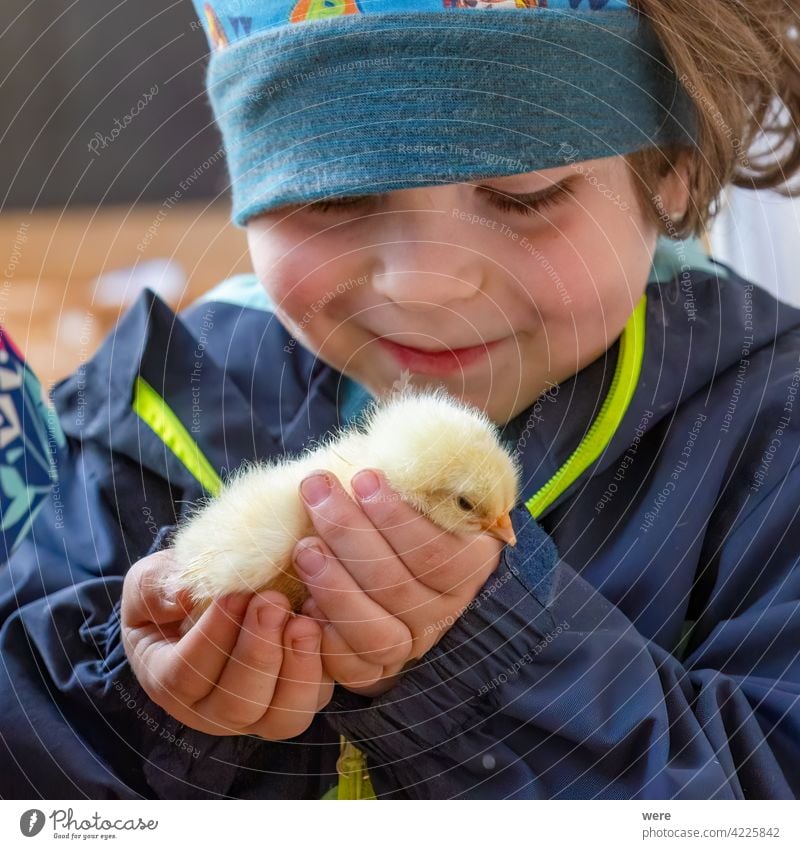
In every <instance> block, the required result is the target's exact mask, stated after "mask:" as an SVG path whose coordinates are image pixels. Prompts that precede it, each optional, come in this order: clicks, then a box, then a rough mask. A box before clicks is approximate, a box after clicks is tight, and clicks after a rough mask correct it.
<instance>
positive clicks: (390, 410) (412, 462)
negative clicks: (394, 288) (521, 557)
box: [171, 387, 520, 613]
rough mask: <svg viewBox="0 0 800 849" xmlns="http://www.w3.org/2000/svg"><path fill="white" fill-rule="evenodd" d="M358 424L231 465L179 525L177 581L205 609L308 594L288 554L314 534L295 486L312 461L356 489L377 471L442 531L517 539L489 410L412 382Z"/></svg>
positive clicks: (510, 473)
mask: <svg viewBox="0 0 800 849" xmlns="http://www.w3.org/2000/svg"><path fill="white" fill-rule="evenodd" d="M362 427H363V430H359V429H358V428H357V427H355V426H351V427H350V428H346V429H340V430H339V431H338V432H337V433H335V434H333V435H330V436H328V437H327V438H326V439H325V440H323V441H319V442H317V443H316V446H315V447H311V448H309V449H307V450H306V451H305V452H304V453H303V454H302V455H300V456H299V457H297V458H294V459H291V458H286V457H283V458H279V459H276V460H271V461H269V462H268V463H263V464H256V465H253V464H249V465H245V466H244V467H242V468H240V469H239V470H238V471H237V472H235V473H234V474H233V475H232V476H231V478H230V479H229V480H228V482H227V483H226V484H225V485H224V487H223V489H222V490H221V492H220V494H219V495H218V496H217V497H215V498H214V499H212V500H211V501H209V502H208V503H206V504H205V505H204V506H202V507H201V508H200V509H199V510H198V512H196V513H195V514H194V515H193V516H191V517H190V518H189V519H188V520H187V521H186V522H185V523H184V524H183V525H182V526H181V527H179V529H178V531H177V533H176V536H175V540H174V555H175V559H176V561H177V563H178V564H180V570H179V572H178V573H177V577H176V578H173V579H172V580H171V585H172V589H174V590H182V591H185V592H187V593H188V594H189V596H190V598H191V599H192V601H193V603H194V604H195V605H197V607H198V608H199V609H200V610H202V609H204V608H205V607H207V606H208V604H210V603H211V600H212V599H215V598H219V597H221V596H224V595H227V594H228V593H234V592H258V591H260V590H262V589H274V590H277V591H279V592H282V593H284V594H285V595H286V596H287V597H288V598H289V600H290V602H291V604H292V607H293V609H294V610H298V609H299V608H300V606H301V605H302V603H303V602H304V601H305V599H306V598H308V595H309V593H308V590H307V589H306V586H305V584H303V583H302V581H301V580H300V578H299V577H298V576H297V573H296V572H295V570H294V565H293V562H292V552H293V550H294V547H295V544H296V543H297V541H298V540H300V539H301V538H303V537H306V536H313V535H315V534H316V531H315V529H314V526H313V524H312V523H311V520H310V519H309V517H308V513H307V512H306V509H305V506H304V504H303V501H302V499H301V497H300V493H299V486H300V482H301V480H302V479H303V478H304V477H305V476H306V475H307V474H308V473H309V472H310V471H312V470H313V469H327V470H329V471H331V472H333V474H335V475H336V477H337V478H338V479H339V481H340V482H341V483H342V486H343V487H344V489H345V490H346V491H347V492H349V493H350V495H351V496H352V495H353V491H352V488H351V486H350V479H351V478H352V477H353V476H354V475H355V474H356V472H357V471H359V470H360V469H364V468H376V469H381V470H382V471H383V472H384V474H385V475H386V478H387V479H388V481H389V483H390V484H391V486H392V488H393V489H394V490H395V491H396V492H397V493H398V495H399V496H400V497H401V498H402V499H403V500H404V501H406V502H408V503H409V504H410V505H412V506H413V507H415V508H416V509H417V510H418V511H419V512H421V513H423V514H424V515H425V516H427V517H428V518H429V519H430V520H431V521H432V522H433V523H434V524H436V525H438V526H439V527H440V528H442V529H443V530H445V531H449V532H452V533H455V534H469V533H483V532H486V533H490V534H492V535H493V536H496V537H497V538H498V539H500V540H502V541H503V542H506V543H508V544H510V545H515V544H516V538H515V536H514V530H513V528H512V526H511V519H510V517H509V511H510V510H511V508H512V507H513V506H514V505H515V504H516V502H517V499H518V497H519V483H518V481H519V474H520V469H519V466H518V465H517V463H516V461H515V460H514V459H513V458H512V457H511V455H510V454H509V453H508V452H507V451H506V450H505V448H504V447H503V445H502V443H501V442H500V439H499V436H498V433H497V429H496V427H495V426H494V424H493V423H492V421H491V420H490V419H489V418H488V416H487V415H486V414H485V413H484V412H483V411H481V410H478V409H477V408H475V407H472V406H470V405H467V404H464V403H463V402H461V401H459V400H457V399H454V398H452V397H451V396H450V395H448V394H447V391H446V390H445V389H444V388H442V387H439V388H437V389H435V390H433V391H418V390H416V389H413V390H412V389H411V387H407V388H406V389H405V390H404V392H402V393H399V394H395V395H394V396H392V397H390V398H389V399H388V400H383V401H377V402H376V403H374V404H373V405H372V406H371V407H370V408H369V410H368V411H367V413H366V415H365V417H364V425H363V426H362ZM195 613H197V609H196V610H195Z"/></svg>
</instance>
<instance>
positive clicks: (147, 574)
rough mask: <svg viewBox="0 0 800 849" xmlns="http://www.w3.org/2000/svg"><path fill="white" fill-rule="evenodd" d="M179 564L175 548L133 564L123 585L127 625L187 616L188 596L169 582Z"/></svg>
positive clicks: (138, 624)
mask: <svg viewBox="0 0 800 849" xmlns="http://www.w3.org/2000/svg"><path fill="white" fill-rule="evenodd" d="M175 566H176V564H175V560H174V558H173V556H172V552H171V550H170V549H164V550H163V551H157V552H156V553H155V554H151V555H149V556H148V557H144V558H143V559H142V560H139V561H138V562H137V563H135V564H134V565H133V566H132V567H131V569H130V571H129V572H128V574H127V575H126V576H125V583H124V584H123V587H122V611H121V613H122V624H123V626H125V627H129V628H137V627H140V626H142V625H149V624H151V623H154V624H156V625H166V624H168V623H170V622H179V621H181V620H183V619H185V618H186V616H187V615H188V613H189V610H190V609H191V605H190V604H189V600H188V598H187V597H186V595H185V594H184V593H179V594H176V593H175V592H174V590H172V589H171V588H170V586H169V580H168V579H169V577H170V576H171V575H172V574H173V573H174V572H175Z"/></svg>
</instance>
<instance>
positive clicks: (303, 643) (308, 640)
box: [292, 635, 319, 653]
mask: <svg viewBox="0 0 800 849" xmlns="http://www.w3.org/2000/svg"><path fill="white" fill-rule="evenodd" d="M318 648H319V637H315V636H313V635H312V636H308V637H298V638H297V639H296V640H292V651H297V652H304V653H308V652H312V651H316V650H317V649H318Z"/></svg>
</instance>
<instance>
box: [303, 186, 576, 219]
mask: <svg viewBox="0 0 800 849" xmlns="http://www.w3.org/2000/svg"><path fill="white" fill-rule="evenodd" d="M481 192H482V193H484V194H487V195H489V203H490V204H491V205H492V206H494V207H496V208H497V209H501V210H503V211H504V212H517V213H519V214H520V215H533V214H534V213H536V212H541V211H542V210H545V209H548V208H550V207H551V206H555V205H556V204H558V203H560V202H561V201H563V200H565V199H566V198H567V197H573V196H574V194H575V190H574V189H573V187H572V186H571V185H569V184H565V185H563V186H559V188H558V189H556V191H554V192H551V193H550V194H549V195H545V196H544V197H541V198H537V197H535V196H534V197H530V198H528V197H526V196H525V195H520V196H519V197H517V198H511V197H508V196H506V195H501V194H498V193H497V192H495V191H493V190H492V189H481ZM373 197H374V195H353V196H351V197H346V198H334V199H333V200H318V201H315V202H314V203H310V204H309V205H308V206H307V207H306V208H307V209H311V210H314V211H315V212H328V211H329V210H332V209H333V210H338V209H346V208H347V207H355V206H360V205H361V204H363V203H365V202H367V201H369V200H371V199H372V198H373Z"/></svg>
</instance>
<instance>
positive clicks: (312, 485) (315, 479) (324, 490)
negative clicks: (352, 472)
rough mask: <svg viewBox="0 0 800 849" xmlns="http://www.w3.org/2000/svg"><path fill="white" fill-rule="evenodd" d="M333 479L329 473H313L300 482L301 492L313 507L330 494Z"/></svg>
mask: <svg viewBox="0 0 800 849" xmlns="http://www.w3.org/2000/svg"><path fill="white" fill-rule="evenodd" d="M330 491H331V481H330V478H329V477H328V476H327V475H311V477H308V478H305V479H304V480H303V482H302V483H301V484H300V492H301V493H302V495H303V498H304V499H305V500H306V502H307V503H308V504H309V506H311V507H316V506H317V504H321V503H322V502H323V501H324V500H325V499H326V498H327V497H328V495H329V494H330Z"/></svg>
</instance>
